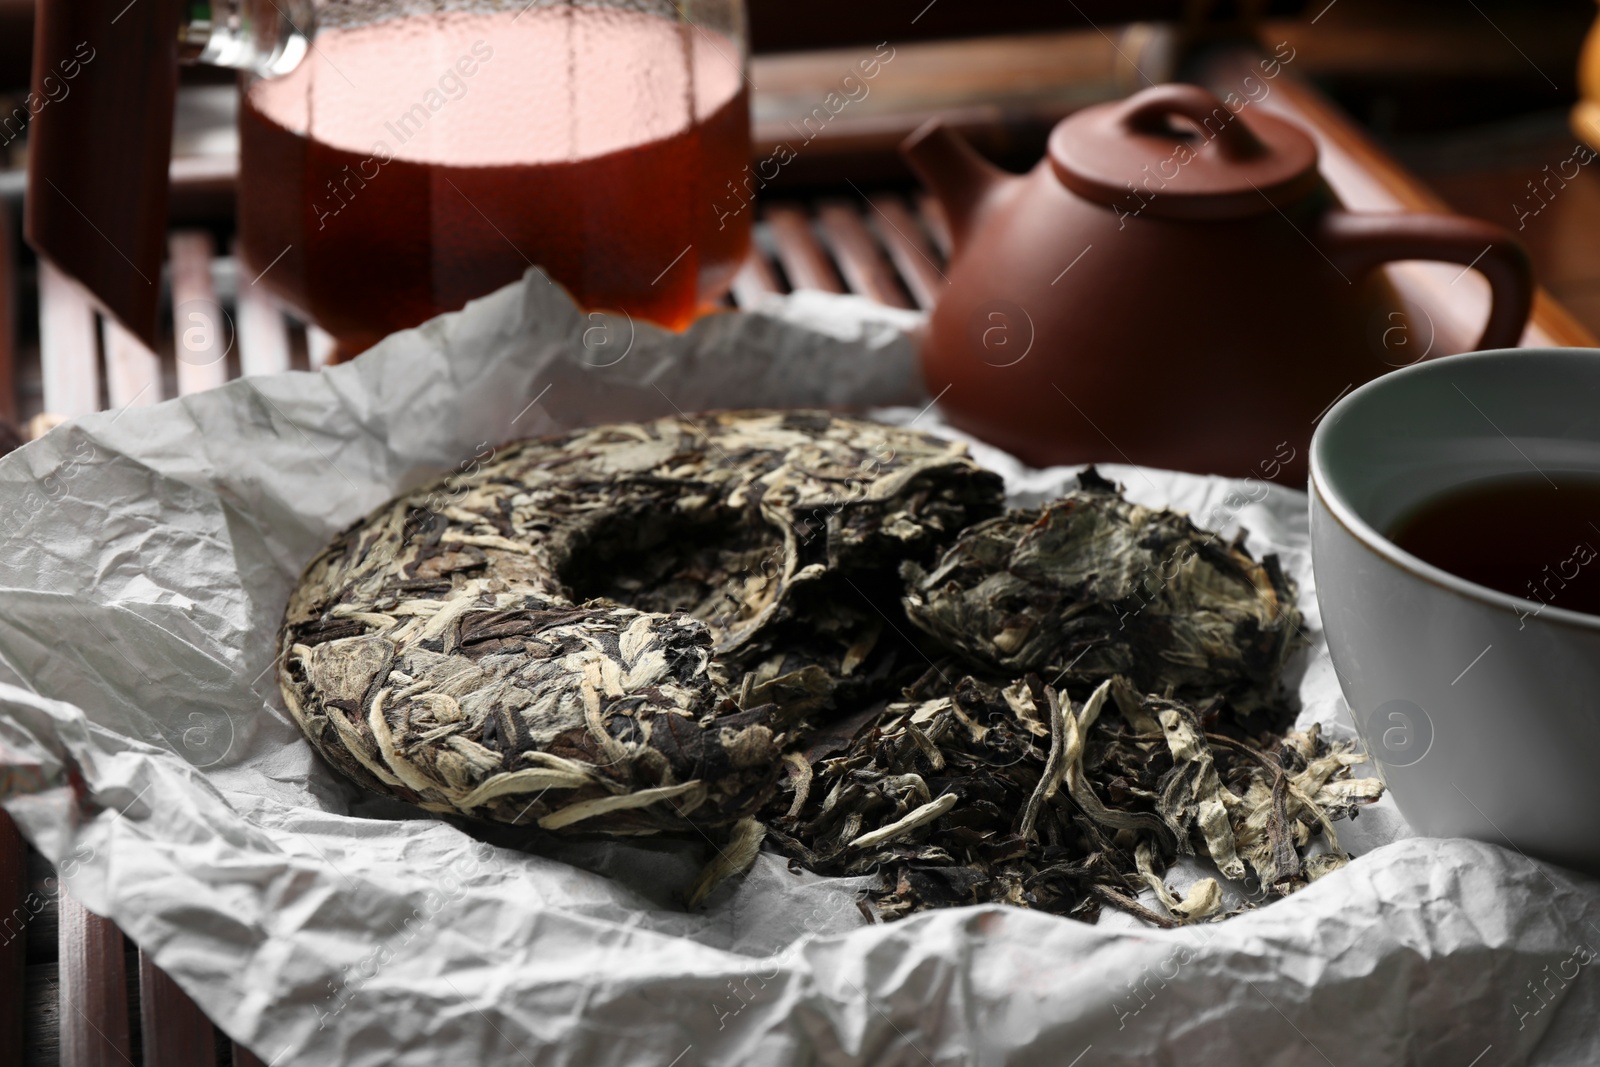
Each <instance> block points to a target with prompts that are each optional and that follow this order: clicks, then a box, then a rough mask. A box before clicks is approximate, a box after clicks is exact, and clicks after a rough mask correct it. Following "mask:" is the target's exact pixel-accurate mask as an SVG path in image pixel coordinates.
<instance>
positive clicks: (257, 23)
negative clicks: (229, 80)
mask: <svg viewBox="0 0 1600 1067" xmlns="http://www.w3.org/2000/svg"><path fill="white" fill-rule="evenodd" d="M187 13H188V14H187V18H186V19H185V21H184V22H183V23H181V24H180V25H179V27H178V61H179V62H180V63H199V64H204V65H206V66H213V67H232V68H234V69H236V70H248V71H251V72H252V73H255V74H259V75H261V76H262V77H264V78H275V77H279V76H280V75H284V74H287V73H289V72H290V71H291V70H293V69H294V68H295V67H297V66H299V64H300V61H301V60H302V59H303V58H305V54H306V51H307V49H309V48H310V46H311V38H312V36H313V35H314V34H315V33H316V9H315V8H314V7H313V6H312V3H311V0H198V2H192V3H190V4H188V5H187Z"/></svg>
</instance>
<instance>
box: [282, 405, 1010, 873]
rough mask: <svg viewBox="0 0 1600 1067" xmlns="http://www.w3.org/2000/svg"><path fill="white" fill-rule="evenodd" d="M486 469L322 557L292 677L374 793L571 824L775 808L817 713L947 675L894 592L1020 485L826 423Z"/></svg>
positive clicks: (596, 434) (735, 430)
mask: <svg viewBox="0 0 1600 1067" xmlns="http://www.w3.org/2000/svg"><path fill="white" fill-rule="evenodd" d="M474 466H475V468H476V469H473V470H471V471H470V472H464V473H460V474H456V475H452V476H451V477H449V478H446V479H443V480H442V481H440V482H436V483H433V484H431V485H427V486H423V487H421V488H419V489H416V490H414V491H412V492H410V493H408V494H405V495H404V496H401V497H399V498H397V499H396V500H394V501H392V502H390V503H389V504H386V505H385V506H383V507H382V508H379V509H378V510H377V511H375V512H373V513H372V514H371V515H370V516H368V517H367V518H366V519H364V520H362V521H361V522H360V523H357V524H356V525H355V526H353V527H352V528H351V529H350V530H348V531H346V532H345V533H344V534H343V535H342V536H341V537H340V538H338V539H337V540H336V541H335V542H334V543H333V544H332V545H330V546H329V547H328V549H326V550H325V551H324V552H323V553H322V554H321V555H319V556H318V557H317V558H316V559H315V560H313V561H312V562H311V564H310V565H309V566H308V567H307V569H306V572H305V574H304V576H303V577H302V580H301V583H300V585H299V587H298V588H297V589H296V590H295V593H294V595H293V596H292V598H291V600H290V603H289V606H288V608H287V610H286V613H285V620H284V627H283V631H282V633H281V635H280V682H281V686H282V689H283V691H284V696H285V700H286V701H287V702H288V705H289V708H290V710H291V712H292V713H293V714H294V717H295V718H296V720H297V721H298V722H299V723H300V725H301V727H302V729H303V730H304V731H305V733H306V735H307V737H309V738H310V739H311V741H312V743H313V744H314V745H315V746H316V747H317V749H318V750H319V751H320V752H321V753H322V754H323V755H324V756H325V757H326V758H327V759H328V760H329V761H330V762H331V763H333V764H334V766H336V767H338V768H339V769H340V770H341V771H343V772H344V773H345V774H346V775H348V776H349V777H350V778H352V779H353V780H355V781H356V782H358V783H360V784H362V785H364V786H366V787H368V788H370V789H373V790H376V791H379V792H383V793H388V794H391V795H394V796H398V797H401V798H402V799H405V800H408V801H411V802H413V803H416V804H419V805H421V806H423V807H426V808H428V809H430V810H434V811H441V812H448V811H459V812H464V813H467V814H470V815H473V816H476V817H480V818H486V819H493V820H497V821H502V822H514V823H525V822H534V821H536V822H537V823H538V824H539V825H540V826H542V827H544V828H546V829H550V830H565V829H572V830H577V831H605V832H610V833H623V834H632V833H655V832H662V831H670V830H678V829H683V828H685V827H687V826H689V825H701V826H720V825H726V824H730V823H733V822H734V821H736V820H738V819H741V818H742V817H744V816H746V815H748V814H749V813H750V812H751V811H753V810H754V809H755V808H756V807H758V806H759V804H760V803H761V801H762V800H763V799H765V797H766V796H767V795H768V793H769V792H770V790H771V787H772V783H773V781H774V779H775V777H776V775H777V772H778V768H779V766H780V761H781V756H782V751H783V747H784V746H785V745H786V744H788V743H791V742H793V741H795V740H796V738H797V736H798V734H797V730H798V727H799V726H800V725H801V723H800V720H801V719H802V717H805V716H809V715H812V714H814V713H816V712H819V711H822V710H825V709H830V708H833V707H835V706H836V705H838V704H839V703H841V702H853V701H870V700H871V699H872V698H874V697H876V696H879V695H884V694H888V693H892V692H894V691H895V690H896V689H898V687H899V686H900V685H901V684H903V683H904V682H905V681H908V680H909V679H910V677H912V676H913V675H914V672H915V671H917V670H920V669H921V666H920V660H919V659H918V658H917V657H915V656H914V655H912V654H910V653H911V650H910V648H909V647H908V646H907V645H906V643H905V641H904V640H902V639H900V638H899V637H898V636H897V635H896V634H895V632H894V631H895V629H896V627H895V626H893V625H887V624H889V623H892V622H893V620H892V619H890V618H889V617H887V616H886V615H885V613H884V610H883V608H882V607H881V606H879V605H881V604H888V605H889V606H890V608H891V609H893V608H894V606H895V596H896V595H897V592H898V586H899V578H898V575H897V571H898V567H899V565H900V564H901V562H902V561H903V560H905V559H918V558H920V559H923V560H931V558H932V557H933V555H934V554H935V553H936V552H937V551H938V550H939V549H940V548H942V547H943V546H944V545H945V544H947V543H948V542H949V541H950V540H951V539H952V538H953V537H954V536H955V534H956V533H958V532H959V531H960V530H961V529H963V528H965V527H966V526H967V525H969V524H970V523H972V522H974V521H977V520H979V519H983V518H987V517H989V516H991V515H994V514H996V513H998V512H999V510H1000V506H1001V499H1002V486H1001V483H1000V479H999V478H998V477H997V476H996V475H994V474H993V473H991V472H988V471H985V470H982V469H981V468H979V467H978V466H977V465H976V464H974V463H973V462H972V461H971V460H970V459H969V458H967V456H966V455H965V452H964V449H963V448H962V447H961V446H959V445H954V444H951V443H949V442H945V441H941V440H938V439H936V438H932V437H929V436H925V435H922V434H917V433H913V432H910V431H906V430H900V429H895V428H892V427H886V426H880V425H877V424H874V423H866V422H861V421H857V420H853V419H844V418H838V417H835V416H832V415H829V414H826V413H807V412H745V413H722V414H711V415H705V416H701V417H699V418H698V419H690V418H686V417H685V418H672V419H662V420H659V421H656V422H653V423H645V424H622V425H615V426H602V427H596V428H593V429H589V430H584V431H581V432H578V433H575V434H571V435H568V436H566V437H561V438H554V439H546V440H540V441H524V442H518V443H514V444H512V445H509V446H506V447H504V448H502V449H500V450H498V451H497V453H496V454H495V455H494V456H492V457H491V458H489V459H488V460H487V461H486V462H484V463H482V464H475V465H474ZM895 614H898V612H896V613H895ZM898 628H899V629H905V630H909V627H904V626H903V625H900V626H899V627H898ZM747 836H748V835H747ZM746 851H751V853H752V854H753V846H752V848H751V849H749V850H746Z"/></svg>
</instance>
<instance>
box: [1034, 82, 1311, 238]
mask: <svg viewBox="0 0 1600 1067" xmlns="http://www.w3.org/2000/svg"><path fill="white" fill-rule="evenodd" d="M1231 100H1232V97H1231V96H1230V102H1231ZM1248 104H1249V101H1248V100H1245V101H1244V103H1243V104H1240V105H1239V106H1238V107H1237V108H1234V107H1230V106H1229V103H1225V102H1224V101H1223V100H1222V99H1221V98H1219V97H1218V96H1217V95H1216V94H1215V93H1212V92H1209V91H1208V90H1206V89H1202V88H1201V87H1199V86H1198V85H1179V84H1172V85H1156V86H1152V87H1151V88H1149V89H1146V90H1144V91H1143V92H1140V93H1135V94H1134V95H1133V96H1130V97H1128V99H1126V100H1122V101H1119V102H1117V103H1112V104H1100V105H1097V106H1095V107H1090V108H1085V109H1084V110H1082V111H1080V112H1078V113H1077V114H1075V115H1072V116H1070V117H1068V118H1066V119H1063V120H1062V121H1061V122H1060V123H1059V124H1058V125H1057V126H1056V128H1055V130H1054V131H1053V132H1052V133H1051V134H1050V166H1051V169H1052V170H1053V171H1054V172H1055V175H1056V177H1057V178H1058V179H1059V180H1060V181H1061V183H1062V184H1063V185H1065V186H1066V187H1067V188H1069V189H1071V190H1072V191H1073V192H1075V193H1077V194H1078V195H1080V196H1083V197H1085V198H1087V199H1089V200H1093V201H1095V202H1096V203H1100V204H1105V205H1106V206H1108V207H1112V208H1115V209H1116V210H1117V211H1118V212H1119V213H1126V214H1130V215H1141V214H1147V215H1154V216H1158V217H1162V218H1175V219H1236V218H1245V217H1248V216H1250V215H1259V214H1261V213H1263V212H1267V211H1272V210H1274V209H1276V208H1279V207H1281V206H1283V205H1285V204H1288V203H1290V202H1292V201H1295V200H1299V199H1300V198H1302V197H1304V196H1306V195H1307V194H1309V193H1310V192H1312V190H1314V189H1315V188H1316V187H1317V186H1318V185H1319V184H1320V182H1321V176H1320V174H1319V173H1318V171H1317V145H1316V142H1315V141H1313V140H1312V139H1311V137H1310V135H1308V134H1307V133H1306V132H1305V131H1303V130H1302V129H1300V127H1298V126H1296V125H1295V124H1293V123H1291V122H1287V121H1285V120H1283V119H1280V118H1278V117H1277V116H1274V115H1267V114H1262V113H1261V112H1260V110H1259V109H1258V110H1256V111H1253V112H1250V113H1249V114H1248V116H1247V115H1246V113H1245V111H1246V107H1247V105H1248Z"/></svg>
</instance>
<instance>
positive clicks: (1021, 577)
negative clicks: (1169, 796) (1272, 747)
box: [904, 468, 1300, 709]
mask: <svg viewBox="0 0 1600 1067" xmlns="http://www.w3.org/2000/svg"><path fill="white" fill-rule="evenodd" d="M904 574H905V576H906V582H907V589H906V601H905V606H906V613H907V615H908V616H909V617H910V619H911V621H912V622H913V623H915V624H916V625H917V626H918V627H919V628H921V629H922V630H924V631H925V632H927V633H928V634H930V635H932V636H934V637H935V638H937V639H938V640H939V641H940V643H941V644H943V645H945V646H947V647H949V648H952V649H955V650H958V651H959V652H961V653H962V654H963V656H964V657H965V658H966V659H967V660H968V662H969V663H970V665H972V666H974V667H977V668H979V669H980V670H984V671H994V672H1001V673H1004V674H1009V675H1011V676H1016V675H1019V674H1024V673H1028V672H1036V673H1038V674H1040V675H1042V676H1043V677H1046V678H1056V677H1063V678H1065V679H1066V680H1067V681H1068V682H1069V683H1072V684H1093V683H1095V682H1099V681H1102V680H1104V679H1106V678H1109V677H1111V676H1113V675H1118V674H1120V675H1124V676H1126V677H1127V678H1129V679H1130V680H1131V681H1132V683H1133V684H1134V686H1135V687H1136V688H1137V689H1138V690H1139V691H1140V692H1142V693H1161V692H1165V691H1166V690H1167V689H1168V688H1171V689H1172V690H1173V691H1174V692H1175V693H1177V694H1179V695H1181V696H1185V697H1186V698H1188V699H1204V698H1206V697H1209V696H1211V695H1213V694H1214V693H1216V692H1219V691H1227V692H1229V693H1230V695H1231V696H1232V697H1233V700H1234V703H1235V704H1236V705H1238V706H1239V707H1241V709H1248V708H1249V707H1251V706H1254V705H1259V704H1266V703H1271V702H1273V701H1275V700H1276V699H1277V696H1276V689H1277V685H1278V678H1279V676H1280V674H1281V673H1282V670H1283V665H1284V662H1285V660H1286V659H1287V657H1288V655H1289V653H1290V652H1291V651H1292V650H1293V649H1294V647H1296V637H1297V635H1298V633H1299V626H1300V616H1299V612H1298V610H1297V609H1296V607H1295V595H1294V585H1293V583H1292V582H1291V581H1290V580H1289V579H1288V577H1287V576H1286V575H1284V573H1283V571H1282V569H1281V568H1280V567H1279V565H1278V561H1277V559H1276V557H1273V556H1268V557H1266V558H1265V559H1264V560H1262V561H1261V562H1260V563H1257V562H1256V561H1255V560H1253V559H1251V558H1250V555H1249V553H1247V552H1246V551H1245V550H1244V547H1243V543H1242V536H1241V538H1240V539H1239V540H1236V541H1235V542H1233V543H1231V544H1230V543H1226V542H1220V541H1218V540H1217V539H1216V536H1215V535H1213V534H1208V533H1206V532H1204V531H1202V530H1199V529H1197V528H1196V527H1195V526H1194V524H1193V523H1191V522H1190V521H1189V520H1188V519H1187V518H1185V517H1184V516H1182V515H1180V514H1178V513H1176V512H1173V511H1168V510H1158V509H1153V508H1146V507H1142V506H1140V505H1138V504H1133V503H1130V502H1128V501H1127V500H1125V499H1123V498H1122V497H1121V496H1120V495H1119V494H1118V493H1117V490H1116V487H1115V486H1114V485H1112V484H1111V483H1110V482H1107V481H1106V480H1105V479H1104V478H1101V477H1100V476H1099V474H1098V473H1096V472H1095V470H1094V469H1093V468H1090V469H1089V470H1087V471H1085V472H1084V473H1083V474H1082V475H1080V476H1079V488H1078V489H1077V490H1075V491H1073V492H1071V493H1069V494H1067V495H1066V496H1065V497H1063V498H1061V499H1060V500H1057V501H1054V502H1052V503H1050V504H1047V505H1045V506H1043V507H1039V508H1030V509H1026V510H1020V511H1011V512H1008V513H1007V514H1005V515H1003V516H1000V517H998V518H995V519H991V520H989V521H988V522H984V523H980V524H979V525H977V526H975V527H973V528H972V529H970V530H968V531H967V532H965V533H964V534H962V535H961V537H960V539H959V540H957V542H956V543H955V544H954V545H953V546H951V548H949V549H948V550H947V551H946V552H945V553H944V555H943V557H942V558H941V559H940V560H939V562H938V563H937V564H935V565H934V566H933V567H931V568H924V567H923V566H921V565H920V564H918V563H915V562H910V563H907V564H906V566H905V568H904Z"/></svg>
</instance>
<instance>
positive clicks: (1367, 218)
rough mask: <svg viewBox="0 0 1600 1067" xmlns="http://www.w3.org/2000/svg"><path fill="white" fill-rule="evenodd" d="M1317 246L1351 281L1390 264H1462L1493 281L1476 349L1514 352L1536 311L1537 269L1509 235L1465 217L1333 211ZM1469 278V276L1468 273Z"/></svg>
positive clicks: (1324, 223)
mask: <svg viewBox="0 0 1600 1067" xmlns="http://www.w3.org/2000/svg"><path fill="white" fill-rule="evenodd" d="M1318 231H1319V232H1318V234H1317V240H1316V244H1317V246H1318V247H1319V248H1321V249H1322V250H1323V252H1324V253H1326V254H1327V256H1328V258H1329V259H1330V260H1331V261H1332V262H1333V264H1334V266H1335V267H1337V268H1338V270H1339V272H1340V273H1341V274H1344V275H1345V276H1346V280H1347V281H1354V280H1355V278H1356V276H1357V275H1360V274H1364V273H1366V272H1367V271H1369V270H1373V269H1375V268H1377V267H1379V266H1381V265H1383V264H1385V263H1392V262H1395V261H1397V260H1406V259H1419V260H1437V261H1440V262H1444V263H1459V264H1461V265H1462V266H1464V267H1467V268H1469V269H1472V270H1476V271H1477V272H1478V273H1479V274H1482V275H1483V276H1484V277H1485V278H1487V279H1488V281H1489V290H1490V296H1491V303H1490V306H1489V321H1488V322H1487V323H1485V324H1484V327H1483V335H1482V336H1481V337H1479V338H1478V344H1477V346H1476V347H1477V349H1478V350H1482V349H1487V348H1515V347H1516V346H1517V343H1518V342H1519V341H1520V340H1521V338H1522V330H1523V327H1524V326H1525V325H1526V324H1527V322H1528V315H1529V313H1530V312H1531V311H1532V309H1533V294H1534V281H1533V267H1532V265H1531V264H1530V262H1529V259H1528V253H1527V251H1526V250H1525V249H1524V248H1523V247H1522V245H1521V244H1520V243H1519V242H1518V241H1517V239H1516V238H1515V237H1513V236H1511V234H1510V232H1509V231H1507V230H1505V229H1503V228H1501V227H1499V226H1496V225H1494V224H1493V223H1488V222H1482V221H1480V220H1478V219H1469V218H1465V217H1463V216H1460V215H1442V214H1421V213H1411V212H1406V213H1396V214H1374V213H1366V212H1359V213H1358V212H1352V211H1344V210H1342V209H1340V208H1334V209H1332V210H1330V211H1329V212H1328V213H1327V214H1326V215H1325V216H1323V219H1322V223H1321V225H1320V226H1319V228H1318ZM1463 273H1465V271H1463Z"/></svg>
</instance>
